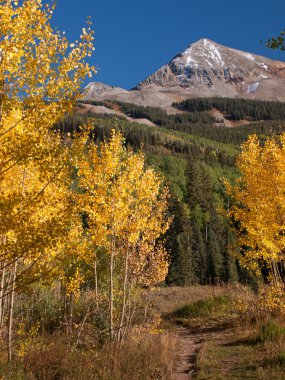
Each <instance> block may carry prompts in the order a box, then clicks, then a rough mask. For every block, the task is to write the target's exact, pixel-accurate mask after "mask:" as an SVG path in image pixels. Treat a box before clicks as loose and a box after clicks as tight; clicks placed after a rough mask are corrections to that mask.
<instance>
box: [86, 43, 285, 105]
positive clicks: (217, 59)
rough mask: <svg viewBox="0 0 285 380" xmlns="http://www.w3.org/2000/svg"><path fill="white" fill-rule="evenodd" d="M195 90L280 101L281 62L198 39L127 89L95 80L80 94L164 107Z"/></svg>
mask: <svg viewBox="0 0 285 380" xmlns="http://www.w3.org/2000/svg"><path fill="white" fill-rule="evenodd" d="M200 96H203V97H204V96H205V97H209V96H222V97H242V98H249V99H262V100H280V101H285V63H284V62H280V61H274V60H271V59H269V58H265V57H261V56H258V55H254V54H251V53H247V52H243V51H240V50H236V49H232V48H228V47H225V46H222V45H219V44H217V43H216V42H213V41H211V40H209V39H201V40H199V41H198V42H195V43H193V44H191V45H190V46H189V47H188V48H187V49H186V50H185V51H184V52H183V53H181V54H178V55H177V56H176V57H174V58H173V59H172V60H171V61H170V62H169V63H167V64H166V65H164V66H163V67H161V68H160V69H159V70H157V71H156V72H155V73H154V74H152V75H150V76H149V77H148V78H146V79H145V80H144V81H142V82H140V83H139V84H138V85H137V87H135V88H134V89H132V90H131V91H126V90H124V89H122V88H118V87H112V86H107V85H104V84H102V83H97V82H92V83H89V84H88V85H87V86H86V88H85V90H84V98H85V99H89V100H90V99H93V100H104V99H110V100H120V101H123V102H130V103H134V104H138V105H144V106H146V105H151V106H160V107H165V108H168V107H170V106H171V104H172V103H173V102H175V101H180V100H183V99H186V98H190V97H200Z"/></svg>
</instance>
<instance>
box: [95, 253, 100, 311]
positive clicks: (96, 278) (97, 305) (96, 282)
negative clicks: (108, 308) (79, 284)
mask: <svg viewBox="0 0 285 380" xmlns="http://www.w3.org/2000/svg"><path fill="white" fill-rule="evenodd" d="M94 285H95V299H96V307H97V309H98V307H99V304H98V274H97V254H96V252H95V254H94Z"/></svg>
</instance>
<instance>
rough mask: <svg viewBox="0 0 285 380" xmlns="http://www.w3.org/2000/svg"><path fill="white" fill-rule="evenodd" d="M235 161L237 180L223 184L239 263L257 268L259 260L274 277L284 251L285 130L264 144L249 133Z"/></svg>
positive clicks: (276, 274) (275, 277)
mask: <svg viewBox="0 0 285 380" xmlns="http://www.w3.org/2000/svg"><path fill="white" fill-rule="evenodd" d="M237 163H238V169H239V170H240V173H241V176H240V178H239V180H238V183H237V184H236V185H234V186H231V185H230V184H229V183H227V182H226V187H227V191H228V193H229V194H230V195H231V196H232V197H233V198H234V200H235V204H234V206H232V208H231V209H230V210H229V216H230V217H232V218H234V220H236V221H237V222H238V223H239V231H240V233H239V236H238V237H239V242H240V244H241V246H242V247H243V248H244V250H243V255H242V256H241V257H240V260H241V263H242V264H243V265H244V266H245V267H247V268H250V269H253V270H258V269H259V260H263V261H264V262H265V263H266V264H267V265H268V267H269V268H271V270H272V271H271V273H272V278H273V279H275V280H278V279H279V278H280V274H279V265H283V263H284V253H285V250H284V248H285V197H284V194H285V134H283V135H281V136H280V137H279V138H277V137H271V138H268V139H267V140H266V141H265V144H264V146H262V145H261V144H260V142H259V140H258V138H257V136H255V135H254V136H250V137H249V139H248V141H247V142H246V143H244V144H243V146H242V153H241V155H240V156H239V159H238V162H237Z"/></svg>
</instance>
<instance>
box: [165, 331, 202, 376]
mask: <svg viewBox="0 0 285 380" xmlns="http://www.w3.org/2000/svg"><path fill="white" fill-rule="evenodd" d="M176 333H177V336H178V344H179V364H178V366H177V368H176V369H175V371H174V372H173V375H172V378H171V380H186V379H187V380H189V379H191V378H192V375H193V373H195V366H196V358H197V354H198V352H199V350H200V348H201V344H202V341H203V340H204V338H203V337H200V336H197V334H193V333H192V332H191V330H190V329H188V328H186V327H183V326H177V328H176Z"/></svg>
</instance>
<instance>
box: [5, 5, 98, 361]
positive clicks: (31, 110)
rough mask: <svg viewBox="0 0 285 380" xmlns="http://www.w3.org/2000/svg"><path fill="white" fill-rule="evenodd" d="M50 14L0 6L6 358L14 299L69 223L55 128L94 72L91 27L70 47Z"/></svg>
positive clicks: (48, 262) (47, 9) (51, 263)
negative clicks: (91, 58) (54, 28)
mask: <svg viewBox="0 0 285 380" xmlns="http://www.w3.org/2000/svg"><path fill="white" fill-rule="evenodd" d="M54 9H55V5H51V6H50V5H43V4H42V1H41V0H23V1H16V0H2V1H0V19H1V23H0V220H1V222H0V235H1V239H0V242H1V243H0V244H1V246H0V251H1V252H0V254H1V256H0V260H1V308H0V310H1V316H0V318H1V323H2V324H1V326H3V321H4V319H5V313H6V315H7V304H8V303H7V302H6V299H7V297H9V294H10V302H9V305H10V306H9V313H8V314H9V318H8V319H9V322H8V355H9V359H10V360H11V359H12V347H13V300H14V293H15V291H17V290H19V289H20V288H23V287H26V286H28V285H29V284H30V283H33V282H34V281H37V280H38V279H39V278H41V277H42V276H44V275H46V273H50V272H52V270H53V268H54V267H55V266H56V264H57V262H56V260H55V256H56V254H57V250H58V246H59V244H60V241H61V240H62V239H64V236H65V235H66V234H67V230H68V226H69V225H70V223H72V218H73V214H72V205H73V202H72V194H71V192H70V175H69V170H70V165H69V163H68V162H69V161H70V156H69V154H68V152H67V149H66V147H65V146H64V144H63V142H62V139H61V138H60V136H59V135H58V134H56V133H53V132H52V128H53V126H54V124H55V123H56V122H57V121H59V120H60V119H61V118H62V117H64V116H65V115H67V114H68V113H69V112H70V111H71V110H72V109H73V108H74V105H75V102H76V99H78V97H79V95H80V94H79V89H80V86H81V84H82V83H83V81H84V78H85V77H86V75H88V76H91V75H92V72H94V71H95V70H94V68H93V67H90V66H89V64H88V63H87V62H86V58H88V57H89V56H91V54H92V50H93V42H92V41H93V39H94V37H93V31H92V30H91V27H90V24H91V23H90V21H89V20H88V21H87V26H86V28H83V29H82V35H81V37H80V39H79V41H77V42H75V43H74V44H70V43H69V42H68V40H67V39H66V37H65V36H64V33H61V32H59V31H57V30H53V28H52V27H51V25H50V20H51V18H52V16H53V12H54ZM5 308H6V311H5Z"/></svg>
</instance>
